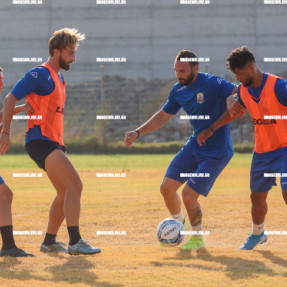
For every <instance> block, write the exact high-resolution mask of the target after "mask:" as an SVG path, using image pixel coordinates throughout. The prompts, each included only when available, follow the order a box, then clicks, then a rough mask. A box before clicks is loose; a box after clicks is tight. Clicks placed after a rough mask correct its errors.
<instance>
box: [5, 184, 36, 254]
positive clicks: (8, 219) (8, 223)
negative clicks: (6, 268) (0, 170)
mask: <svg viewBox="0 0 287 287" xmlns="http://www.w3.org/2000/svg"><path fill="white" fill-rule="evenodd" d="M12 200H13V193H12V191H11V189H10V188H9V187H8V185H7V184H6V183H2V184H1V185H0V232H1V237H2V243H3V244H2V249H1V250H0V256H1V257H2V256H10V257H31V256H34V255H33V254H31V253H28V252H26V251H24V250H21V249H19V248H17V246H16V244H15V241H14V236H13V225H12V211H11V205H12Z"/></svg>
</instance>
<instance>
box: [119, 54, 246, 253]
mask: <svg viewBox="0 0 287 287" xmlns="http://www.w3.org/2000/svg"><path fill="white" fill-rule="evenodd" d="M174 70H175V73H176V77H177V79H178V82H177V83H176V84H175V85H174V86H173V88H172V89H171V91H170V94H169V97H168V100H167V102H166V103H165V105H164V106H163V108H162V109H161V110H160V111H158V112H157V113H156V114H154V115H153V116H152V117H151V118H150V119H149V120H148V121H147V122H145V123H144V124H143V125H141V126H140V127H138V128H136V129H135V130H134V131H129V132H127V133H126V135H125V140H124V141H125V144H126V145H127V146H128V147H130V146H131V145H132V141H134V140H135V139H137V138H138V136H140V135H144V134H148V133H151V132H154V131H156V130H158V129H160V128H161V127H163V126H164V125H165V124H166V123H167V122H168V121H169V120H170V119H171V118H172V117H173V116H174V115H175V114H176V113H177V112H178V111H179V110H180V109H181V108H183V109H184V110H185V111H186V113H187V114H188V115H193V116H194V115H196V116H204V117H205V116H209V117H210V119H204V120H202V119H191V120H190V123H191V124H192V126H193V135H192V136H191V137H190V139H189V140H188V142H187V143H186V145H185V146H184V147H183V148H182V149H181V150H180V152H179V153H178V154H177V155H176V156H175V158H174V159H173V160H172V162H171V163H170V165H169V167H168V169H167V171H166V174H165V177H164V178H163V181H162V184H161V187H160V191H161V193H162V195H163V197H164V200H165V204H166V206H167V208H168V210H169V212H170V214H171V216H172V217H173V218H175V219H177V220H179V221H181V222H182V223H183V224H184V225H185V229H187V227H188V226H187V222H186V221H185V218H184V216H183V214H182V210H181V200H180V197H179V195H178V194H177V190H178V189H179V188H180V186H181V185H182V184H184V183H185V182H186V181H187V184H186V185H185V186H184V188H183V190H182V199H183V202H184V205H185V207H186V210H187V214H188V217H189V220H190V223H191V226H192V231H194V233H195V235H193V236H191V237H190V238H189V240H188V241H187V243H186V244H184V245H183V246H182V249H183V250H186V249H187V250H188V249H199V248H202V247H204V246H205V243H204V238H203V236H202V233H203V226H202V211H201V207H200V204H199V202H198V197H199V196H200V195H203V196H207V195H208V193H209V191H210V189H211V188H212V186H213V184H214V182H215V180H216V178H217V177H218V176H219V174H220V173H221V171H222V170H223V169H224V167H225V166H226V165H227V164H228V162H229V161H230V159H231V157H232V156H233V148H232V142H231V137H230V132H229V127H228V126H225V127H223V128H221V129H219V130H218V131H217V132H215V133H214V135H213V136H212V137H211V138H210V140H209V141H208V142H206V143H205V145H203V146H199V145H198V144H197V141H196V138H197V136H198V134H199V133H200V132H201V131H203V130H204V129H206V128H207V127H208V126H210V125H211V124H212V123H214V122H215V121H216V120H217V119H218V118H219V117H220V116H221V115H222V113H224V111H225V110H226V99H227V98H228V97H229V96H230V95H231V94H232V93H233V92H236V87H235V85H234V84H231V83H228V82H227V81H225V80H224V79H222V78H219V77H216V76H212V75H209V74H206V73H200V72H198V70H199V65H198V58H197V56H196V55H195V54H194V53H193V52H191V51H188V50H182V51H180V52H179V53H178V54H177V56H176V58H175V62H174ZM243 110H244V109H243ZM188 173H194V174H200V173H203V174H209V177H196V175H195V176H191V177H190V176H189V175H188ZM181 174H182V175H181Z"/></svg>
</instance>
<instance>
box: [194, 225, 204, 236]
mask: <svg viewBox="0 0 287 287" xmlns="http://www.w3.org/2000/svg"><path fill="white" fill-rule="evenodd" d="M191 229H192V231H194V232H196V233H195V234H192V235H195V236H202V235H203V232H202V231H203V226H202V224H199V225H196V226H191Z"/></svg>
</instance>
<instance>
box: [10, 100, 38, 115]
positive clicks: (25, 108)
mask: <svg viewBox="0 0 287 287" xmlns="http://www.w3.org/2000/svg"><path fill="white" fill-rule="evenodd" d="M23 111H29V112H31V113H34V110H33V108H32V106H31V105H30V104H29V103H27V104H24V105H20V106H17V107H15V109H14V113H13V114H14V115H16V114H19V113H21V112H23Z"/></svg>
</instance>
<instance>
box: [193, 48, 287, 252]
mask: <svg viewBox="0 0 287 287" xmlns="http://www.w3.org/2000/svg"><path fill="white" fill-rule="evenodd" d="M226 65H227V67H228V69H229V70H230V71H232V72H233V73H234V74H235V76H236V79H237V80H238V81H240V82H241V84H240V85H239V86H238V90H237V95H238V97H237V99H235V98H234V99H233V104H232V103H231V102H230V107H233V111H234V114H235V115H236V109H241V107H242V106H244V107H245V108H247V110H248V111H249V113H250V115H251V117H252V119H253V123H254V126H255V146H254V151H253V158H252V164H251V170H250V189H251V197H250V198H251V202H252V207H251V215H252V233H251V235H250V236H249V237H248V238H247V240H246V242H245V243H244V244H243V245H242V246H240V247H239V250H252V249H253V248H254V247H255V246H256V245H257V244H259V243H261V244H263V243H264V242H266V241H267V235H266V234H264V225H265V216H266V214H267V201H266V199H267V195H268V191H269V190H270V189H271V188H272V186H273V185H276V178H274V177H267V176H264V174H265V173H273V174H274V173H287V121H286V119H274V118H273V119H272V116H276V117H278V116H279V117H280V116H281V117H282V115H286V114H287V90H286V87H287V80H285V79H282V78H280V77H277V76H275V75H272V74H268V73H263V72H262V71H261V70H260V69H259V68H258V67H257V65H256V62H255V57H254V55H253V53H252V51H250V50H249V49H248V48H247V47H246V46H243V47H240V48H237V49H235V50H233V51H232V52H231V53H230V55H229V56H228V58H227V62H226ZM270 116H271V119H270V118H269V117H270ZM268 118H269V119H268ZM232 120H233V118H231V117H230V116H229V115H228V114H225V115H223V116H222V117H221V118H220V119H219V120H218V121H217V122H216V123H214V124H213V125H211V127H210V128H209V129H207V130H205V131H203V132H202V133H201V134H200V135H199V136H198V141H199V142H200V144H202V143H204V142H205V141H206V139H207V138H208V137H209V136H212V134H213V132H214V131H215V130H216V129H217V128H220V127H222V126H223V125H225V124H226V123H229V122H230V121H232ZM281 189H282V195H283V198H284V201H285V203H286V204H287V179H286V177H285V178H284V177H281Z"/></svg>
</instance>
